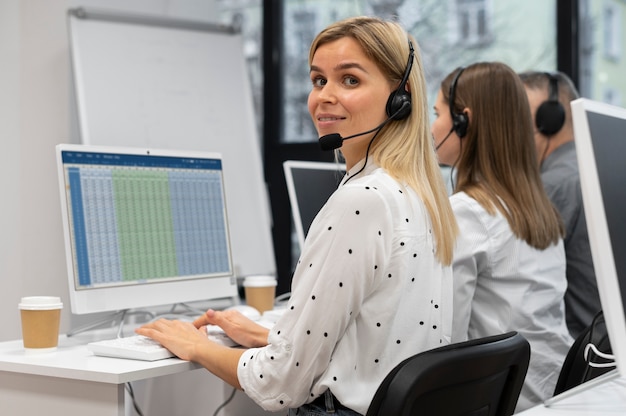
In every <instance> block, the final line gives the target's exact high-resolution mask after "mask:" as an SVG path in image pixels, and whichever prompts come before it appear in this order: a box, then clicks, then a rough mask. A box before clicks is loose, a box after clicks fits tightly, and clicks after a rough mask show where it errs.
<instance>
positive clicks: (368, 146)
mask: <svg viewBox="0 0 626 416" xmlns="http://www.w3.org/2000/svg"><path fill="white" fill-rule="evenodd" d="M378 133H380V130H378V131H377V132H376V134H374V137H372V140H370V142H369V144H368V145H367V150H366V151H365V162H363V167H362V168H361V169H359V170H358V171H357V172H356V173H355V174H354V175H352V176H350V177H349V178H348V179H346V180H345V181H344V182H343V184H342V185H341V186H343V185H345V184H347V183H348V181H349V180H350V179H352V178H354V177H355V176H356V175H358V174H359V173H361V172H363V169H365V166H367V159H368V158H369V155H370V147H372V143H374V140H375V139H376V136H378Z"/></svg>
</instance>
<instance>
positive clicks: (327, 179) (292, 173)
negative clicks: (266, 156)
mask: <svg viewBox="0 0 626 416" xmlns="http://www.w3.org/2000/svg"><path fill="white" fill-rule="evenodd" d="M283 168H284V171H285V180H286V182H287V191H288V192H289V202H290V204H291V213H292V216H293V221H294V226H295V229H296V235H297V237H298V244H299V245H300V249H302V246H303V245H304V238H305V237H306V234H307V232H308V231H309V227H310V226H311V223H312V222H313V219H314V218H315V216H316V215H317V213H318V212H319V210H320V209H321V208H322V207H323V206H324V204H325V203H326V201H327V200H328V198H329V197H330V195H331V194H332V193H333V192H335V190H337V187H338V186H339V182H340V181H341V179H343V177H344V175H345V172H346V166H345V165H343V164H340V163H333V162H311V161H298V160H287V161H285V162H283Z"/></svg>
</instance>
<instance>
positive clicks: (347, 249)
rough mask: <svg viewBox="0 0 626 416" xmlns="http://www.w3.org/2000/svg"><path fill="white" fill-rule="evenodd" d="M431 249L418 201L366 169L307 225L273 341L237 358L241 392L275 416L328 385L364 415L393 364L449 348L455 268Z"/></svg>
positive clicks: (375, 169) (427, 223) (374, 170)
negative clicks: (444, 264)
mask: <svg viewBox="0 0 626 416" xmlns="http://www.w3.org/2000/svg"><path fill="white" fill-rule="evenodd" d="M360 165H362V164H358V165H357V166H355V167H354V168H353V169H352V170H351V172H349V174H348V176H349V175H350V174H352V175H354V173H355V172H356V171H357V170H358V168H359V166H360ZM434 248H435V246H434V239H433V235H432V230H431V222H430V220H429V217H428V215H427V213H426V210H425V208H424V205H423V203H422V201H421V199H420V198H419V197H418V196H417V195H416V194H415V192H414V191H413V190H411V189H410V188H408V187H405V186H402V185H400V184H399V183H398V182H396V181H395V180H394V179H392V178H391V177H390V176H389V175H388V174H387V173H386V172H385V171H383V170H382V169H380V168H378V167H376V166H375V165H373V164H368V166H367V168H366V169H365V171H364V172H362V173H360V174H359V175H357V176H355V177H354V178H353V179H351V180H350V181H348V182H347V183H346V184H345V185H342V186H340V187H339V189H338V190H337V191H336V192H335V193H334V194H333V195H332V196H331V197H330V199H329V200H328V202H327V203H326V205H325V206H324V207H323V208H322V209H321V210H320V212H319V213H318V215H317V217H316V218H315V220H314V221H313V223H312V224H311V227H310V230H309V233H308V235H307V239H306V241H305V244H304V247H303V251H302V256H301V258H300V260H299V262H298V266H297V268H296V270H295V274H294V278H293V282H292V294H291V299H290V301H289V304H288V306H287V310H286V312H285V313H284V314H283V315H282V317H281V318H280V320H279V321H278V322H277V323H276V325H275V326H274V327H273V328H272V330H271V331H270V335H269V338H268V341H269V345H268V346H266V347H263V348H257V349H251V350H248V351H247V352H245V353H244V354H243V356H242V357H241V359H240V360H239V367H238V372H237V375H238V377H239V382H240V383H241V386H242V387H243V389H244V390H245V392H246V394H247V395H248V396H250V397H251V398H252V399H253V400H254V401H255V402H257V403H258V404H259V405H260V406H261V407H263V408H264V409H267V410H272V411H276V410H280V409H283V408H295V407H299V406H301V405H302V404H304V403H307V402H310V401H312V400H314V399H315V398H316V397H318V396H320V395H321V394H323V393H324V391H325V390H327V389H330V390H331V391H332V393H333V394H334V395H335V396H336V397H337V399H338V400H339V401H340V402H341V403H342V404H343V405H345V406H347V407H349V408H351V409H353V410H355V411H357V412H360V413H363V414H365V413H366V411H367V408H368V406H369V404H370V402H371V400H372V398H373V396H374V393H375V392H376V390H377V388H378V386H379V385H380V383H381V382H382V380H383V379H384V377H385V376H386V375H387V374H388V373H389V372H390V371H391V370H392V369H393V367H395V366H396V364H398V363H400V361H402V360H403V359H405V358H408V357H409V356H411V355H414V354H416V353H418V352H421V351H424V350H427V349H431V348H434V347H438V346H441V345H446V344H448V343H449V342H450V335H451V324H452V310H451V307H452V270H451V267H449V266H446V267H444V266H442V265H441V264H440V263H439V262H438V261H437V260H436V258H435V254H434Z"/></svg>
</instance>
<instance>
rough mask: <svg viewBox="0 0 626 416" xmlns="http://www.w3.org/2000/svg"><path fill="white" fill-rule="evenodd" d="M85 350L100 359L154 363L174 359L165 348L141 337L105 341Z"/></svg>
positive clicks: (88, 345)
mask: <svg viewBox="0 0 626 416" xmlns="http://www.w3.org/2000/svg"><path fill="white" fill-rule="evenodd" d="M87 349H88V350H89V351H91V352H93V353H94V355H99V356H102V357H114V358H128V359H132V360H143V361H156V360H163V359H165V358H170V357H174V354H172V353H171V352H170V351H169V350H168V349H167V348H165V347H163V346H162V345H161V344H159V343H158V342H156V341H155V340H153V339H151V338H148V337H144V336H143V335H132V336H129V337H124V338H114V339H106V340H103V341H95V342H90V343H88V344H87Z"/></svg>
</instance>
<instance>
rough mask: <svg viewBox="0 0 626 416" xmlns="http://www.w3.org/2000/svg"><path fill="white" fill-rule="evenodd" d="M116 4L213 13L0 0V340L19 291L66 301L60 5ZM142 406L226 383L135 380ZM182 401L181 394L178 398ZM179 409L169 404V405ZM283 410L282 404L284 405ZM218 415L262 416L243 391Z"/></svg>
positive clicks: (13, 317)
mask: <svg viewBox="0 0 626 416" xmlns="http://www.w3.org/2000/svg"><path fill="white" fill-rule="evenodd" d="M79 5H81V6H94V7H95V6H98V7H108V8H112V7H115V8H117V9H119V10H128V11H135V12H152V13H160V14H163V15H168V16H178V17H187V18H196V19H197V18H200V17H205V18H207V20H209V18H210V17H211V16H213V15H214V14H215V7H214V2H212V1H208V0H170V1H167V0H132V1H131V0H126V1H122V0H116V1H106V0H86V1H81V2H79V1H76V0H0V144H1V145H2V147H1V148H0V158H1V159H0V190H1V192H2V198H1V200H0V207H1V208H0V282H1V283H0V285H1V286H0V316H2V326H0V341H7V340H12V339H18V338H21V329H20V318H19V313H18V310H17V304H18V302H19V299H20V297H22V296H27V295H38V294H42V295H55V296H60V297H61V298H62V300H63V302H64V304H65V305H66V306H67V307H66V308H65V309H64V311H63V314H62V318H61V332H66V331H67V330H69V329H70V319H71V314H70V311H69V299H68V295H67V293H68V287H67V278H66V267H65V250H64V243H63V235H62V223H61V213H60V203H59V196H58V195H59V193H58V183H57V176H56V161H55V156H54V147H55V145H56V144H58V143H64V142H69V141H70V81H71V80H70V72H69V55H68V54H69V52H68V36H67V28H66V10H67V8H68V7H77V6H79ZM136 388H137V391H138V396H139V399H140V402H141V404H142V407H145V408H146V410H148V409H150V412H149V414H163V415H165V414H168V415H169V414H181V413H179V412H178V410H180V407H175V408H173V407H172V406H174V405H173V400H174V401H175V400H179V401H180V400H181V398H182V400H184V406H185V408H187V409H193V410H185V412H184V414H198V415H200V414H202V415H204V414H211V413H212V412H213V411H214V410H215V409H216V408H217V406H218V405H219V404H220V403H221V402H222V401H223V400H224V399H225V398H226V397H228V395H229V394H230V391H231V390H230V388H229V387H227V386H225V385H224V384H223V383H222V382H221V381H219V380H218V379H216V378H215V377H214V376H212V375H210V374H209V373H208V372H206V371H204V370H197V371H194V372H191V373H189V374H183V375H178V376H177V377H176V379H175V380H174V379H172V378H159V379H156V380H152V381H149V382H144V383H137V386H136ZM182 404H183V403H181V402H179V406H180V405H182ZM173 409H177V410H173ZM283 413H284V412H283ZM222 414H223V415H255V414H259V415H263V414H266V413H265V412H262V411H261V410H260V409H259V408H258V407H256V405H254V404H253V403H252V402H251V401H250V400H249V399H248V398H247V397H246V396H245V395H244V394H243V393H241V392H238V393H237V396H236V398H235V401H234V402H233V403H232V404H230V405H229V406H228V407H227V408H225V409H224V411H223V413H222Z"/></svg>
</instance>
